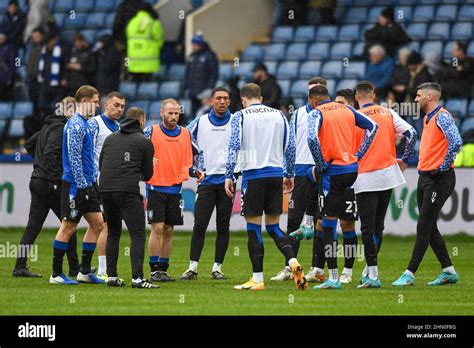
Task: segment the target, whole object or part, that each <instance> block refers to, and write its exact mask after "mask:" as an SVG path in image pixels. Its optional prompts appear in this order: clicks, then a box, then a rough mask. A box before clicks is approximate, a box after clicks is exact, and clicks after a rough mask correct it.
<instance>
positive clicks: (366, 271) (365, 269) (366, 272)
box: [362, 264, 369, 277]
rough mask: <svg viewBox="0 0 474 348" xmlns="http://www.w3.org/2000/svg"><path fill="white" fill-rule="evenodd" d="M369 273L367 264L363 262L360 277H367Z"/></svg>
mask: <svg viewBox="0 0 474 348" xmlns="http://www.w3.org/2000/svg"><path fill="white" fill-rule="evenodd" d="M368 275H369V266H367V264H365V267H364V270H363V271H362V277H367V276H368Z"/></svg>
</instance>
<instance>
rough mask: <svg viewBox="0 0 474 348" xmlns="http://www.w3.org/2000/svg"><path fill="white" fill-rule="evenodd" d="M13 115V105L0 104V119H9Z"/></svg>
mask: <svg viewBox="0 0 474 348" xmlns="http://www.w3.org/2000/svg"><path fill="white" fill-rule="evenodd" d="M12 114H13V103H5V102H0V119H3V120H5V119H9V118H11V117H12Z"/></svg>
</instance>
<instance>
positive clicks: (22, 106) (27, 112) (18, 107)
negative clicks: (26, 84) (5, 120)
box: [13, 101, 33, 118]
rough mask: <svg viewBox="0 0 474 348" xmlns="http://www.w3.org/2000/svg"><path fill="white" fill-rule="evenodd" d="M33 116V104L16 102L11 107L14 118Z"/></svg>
mask: <svg viewBox="0 0 474 348" xmlns="http://www.w3.org/2000/svg"><path fill="white" fill-rule="evenodd" d="M32 115H33V103H32V102H29V101H24V102H16V103H15V105H14V106H13V117H14V118H25V117H29V116H32Z"/></svg>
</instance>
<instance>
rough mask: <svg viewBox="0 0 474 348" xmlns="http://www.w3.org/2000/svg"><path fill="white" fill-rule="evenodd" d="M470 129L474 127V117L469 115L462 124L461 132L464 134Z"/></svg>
mask: <svg viewBox="0 0 474 348" xmlns="http://www.w3.org/2000/svg"><path fill="white" fill-rule="evenodd" d="M470 129H474V117H468V118H466V119H465V120H464V122H463V123H462V126H461V134H464V133H465V132H467V131H468V130H470Z"/></svg>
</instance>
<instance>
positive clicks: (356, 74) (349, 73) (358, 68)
mask: <svg viewBox="0 0 474 348" xmlns="http://www.w3.org/2000/svg"><path fill="white" fill-rule="evenodd" d="M364 76H365V62H353V61H350V62H349V65H348V66H346V67H345V68H344V77H345V78H346V79H347V78H357V79H363V78H364Z"/></svg>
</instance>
